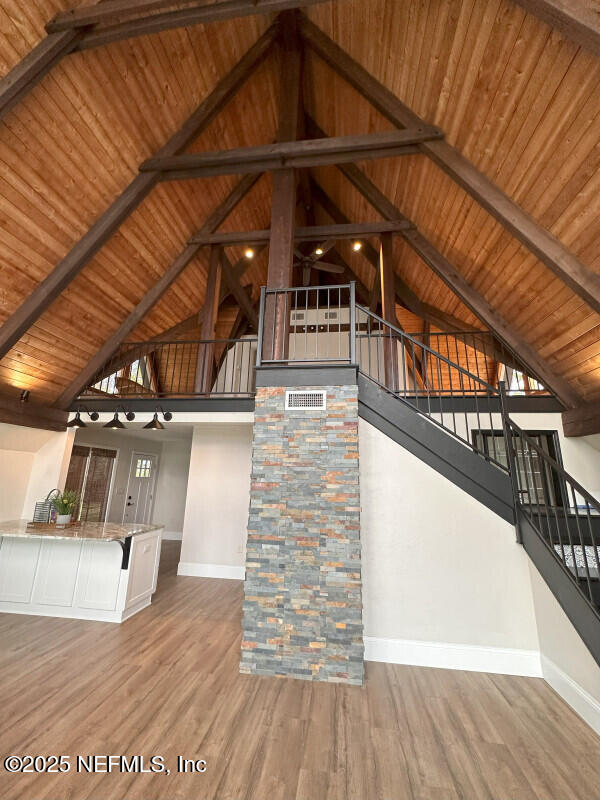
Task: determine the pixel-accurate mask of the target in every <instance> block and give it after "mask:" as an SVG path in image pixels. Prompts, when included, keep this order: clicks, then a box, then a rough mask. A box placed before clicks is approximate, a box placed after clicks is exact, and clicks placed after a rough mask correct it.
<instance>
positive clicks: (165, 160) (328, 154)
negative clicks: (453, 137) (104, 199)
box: [140, 125, 443, 180]
mask: <svg viewBox="0 0 600 800" xmlns="http://www.w3.org/2000/svg"><path fill="white" fill-rule="evenodd" d="M442 135H443V134H442V133H441V131H440V130H439V129H438V128H434V127H431V126H427V125H423V126H420V127H416V128H413V129H410V130H408V129H404V130H398V131H386V132H384V133H367V134H362V135H357V136H332V137H326V138H324V139H312V140H306V139H305V140H301V141H290V142H276V143H275V144H267V145H259V146H257V147H239V148H236V149H233V150H217V151H214V152H211V153H185V154H183V155H179V156H172V157H162V158H150V159H148V160H147V161H144V162H143V164H142V165H141V166H140V172H160V173H161V180H192V179H195V178H206V177H212V176H214V175H233V174H236V175H237V174H240V173H247V172H266V171H267V170H276V169H288V168H290V167H296V168H298V169H303V168H306V167H315V166H319V165H326V164H341V163H346V162H353V161H366V160H367V159H373V158H389V157H390V156H396V155H405V154H407V153H415V152H418V151H417V150H416V149H415V148H414V147H409V146H411V145H415V144H418V143H419V142H424V141H428V140H430V139H439V138H440V137H441V136H442ZM407 148H408V149H407Z"/></svg>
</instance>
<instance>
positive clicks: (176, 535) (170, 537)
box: [162, 531, 183, 542]
mask: <svg viewBox="0 0 600 800" xmlns="http://www.w3.org/2000/svg"><path fill="white" fill-rule="evenodd" d="M162 538H163V542H165V541H166V542H180V541H181V540H182V539H183V531H163V535H162Z"/></svg>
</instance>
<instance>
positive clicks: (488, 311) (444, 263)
mask: <svg viewBox="0 0 600 800" xmlns="http://www.w3.org/2000/svg"><path fill="white" fill-rule="evenodd" d="M307 130H308V131H310V132H316V133H317V135H318V134H320V133H322V131H321V129H320V128H319V127H318V126H317V125H316V123H315V122H314V121H312V120H307ZM338 169H339V170H340V171H341V172H342V174H343V175H344V176H345V177H346V178H347V179H348V180H349V181H350V183H352V185H353V186H354V187H355V188H356V189H357V190H358V191H359V192H360V193H361V195H362V196H363V197H364V198H365V199H366V200H367V201H368V202H369V203H370V204H371V205H372V206H373V208H374V209H375V210H376V211H377V212H378V213H379V214H381V216H382V217H384V219H388V220H396V221H398V222H407V221H408V222H410V220H408V219H407V217H405V216H404V214H402V212H401V211H400V209H399V208H397V207H396V205H394V203H392V202H391V200H389V198H388V197H386V196H385V194H384V193H383V192H382V191H380V189H379V188H378V187H377V186H376V185H375V184H374V183H373V181H371V180H370V179H369V178H368V177H367V175H365V173H364V172H363V171H362V170H361V169H360V167H357V166H356V165H355V164H345V165H340V166H339V167H338ZM401 235H402V237H403V238H404V239H405V240H406V242H407V243H408V244H409V245H410V246H411V247H412V249H413V250H414V251H415V252H416V253H417V254H418V255H419V256H420V258H421V259H422V260H423V261H424V262H425V263H426V264H427V265H428V266H429V267H430V268H431V269H432V270H433V271H434V272H435V273H436V275H438V277H439V278H441V279H442V280H443V281H444V283H445V284H446V286H448V287H449V288H450V289H451V290H452V291H453V292H454V294H456V295H457V296H458V297H459V298H460V299H461V300H462V302H463V303H464V304H465V305H466V306H467V308H469V309H470V310H471V311H472V312H473V313H474V314H475V316H477V317H478V318H479V319H480V320H481V321H482V322H483V323H484V324H485V325H487V326H488V327H489V328H490V330H492V331H493V332H494V333H495V334H496V335H497V336H498V337H499V339H500V340H501V341H504V342H506V344H507V345H509V347H511V348H512V349H513V350H514V351H515V352H516V353H517V355H518V356H520V357H521V358H522V359H523V361H524V362H525V364H527V365H528V366H529V367H530V369H532V371H533V373H534V375H538V376H539V378H540V379H541V381H542V383H544V384H545V385H546V386H548V387H549V388H550V389H552V390H553V391H554V393H555V394H556V396H557V397H558V398H559V400H560V401H561V402H562V403H564V404H565V405H567V406H569V407H571V406H574V405H578V404H579V403H580V402H581V397H580V396H579V394H578V393H577V392H576V391H575V390H574V389H573V387H572V386H571V384H570V383H569V382H568V381H566V380H565V379H564V378H561V377H560V376H559V375H557V374H556V373H555V372H554V370H553V369H552V367H551V366H550V365H549V364H548V362H547V361H546V360H545V359H543V358H541V356H539V355H538V353H537V352H536V351H535V350H534V349H533V347H531V345H529V344H528V343H527V342H526V341H525V340H524V339H523V338H522V337H521V336H520V335H519V334H518V333H517V332H516V331H515V330H514V329H513V328H512V327H511V325H510V323H509V322H507V320H505V319H504V317H503V316H502V315H501V314H499V313H498V312H497V311H495V310H494V309H493V308H492V306H491V305H490V304H489V303H488V302H487V300H486V299H485V297H483V295H481V294H479V292H477V290H476V289H474V288H473V287H472V286H471V285H470V284H469V283H468V282H467V281H466V280H465V279H464V278H463V277H462V275H460V273H459V272H458V271H457V270H456V269H455V268H454V267H453V266H452V265H451V264H450V262H449V261H448V260H447V259H446V258H445V256H443V255H442V254H441V253H440V252H439V250H436V248H435V247H434V246H433V245H432V244H431V242H429V241H428V240H427V239H426V238H425V237H424V236H423V235H422V234H421V233H420V232H419V230H418V229H417V228H416V226H414V225H413V226H412V229H409V230H406V231H404V232H402V234H401Z"/></svg>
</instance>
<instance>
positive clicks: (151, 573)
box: [0, 520, 163, 622]
mask: <svg viewBox="0 0 600 800" xmlns="http://www.w3.org/2000/svg"><path fill="white" fill-rule="evenodd" d="M162 532H163V528H162V526H159V525H138V524H135V523H133V524H123V525H117V524H114V523H110V522H81V523H75V524H73V525H68V526H66V527H61V526H59V525H52V524H47V525H46V524H39V523H31V522H27V520H15V521H12V522H0V537H1V538H0V612H5V613H12V614H36V615H41V616H51V617H71V618H74V619H90V620H98V621H102V622H123V621H124V620H126V619H127V618H128V617H131V616H132V615H133V614H136V613H137V612H138V611H141V610H142V609H143V608H145V607H146V606H148V605H150V602H151V599H152V595H153V594H154V591H155V590H156V578H157V574H158V563H159V559H160V545H161V539H162Z"/></svg>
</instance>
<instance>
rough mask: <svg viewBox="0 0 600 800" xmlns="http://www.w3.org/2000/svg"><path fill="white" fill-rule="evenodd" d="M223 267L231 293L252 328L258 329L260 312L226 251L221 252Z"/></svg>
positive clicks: (224, 276)
mask: <svg viewBox="0 0 600 800" xmlns="http://www.w3.org/2000/svg"><path fill="white" fill-rule="evenodd" d="M221 267H222V270H223V278H224V279H225V283H226V284H227V286H228V288H229V291H230V292H231V294H232V295H233V296H234V297H235V299H236V302H237V304H238V306H239V307H240V311H242V313H243V314H244V316H245V318H246V319H247V320H248V322H249V323H250V325H251V326H252V328H253V329H254V330H255V331H258V314H257V313H256V310H255V308H254V306H253V305H252V300H251V299H250V298H249V297H248V294H247V292H246V290H245V289H244V287H243V286H242V284H241V283H240V281H239V279H238V277H237V275H236V274H235V272H234V268H233V265H232V264H231V261H230V260H229V259H228V258H227V256H226V255H225V253H222V254H221Z"/></svg>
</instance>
